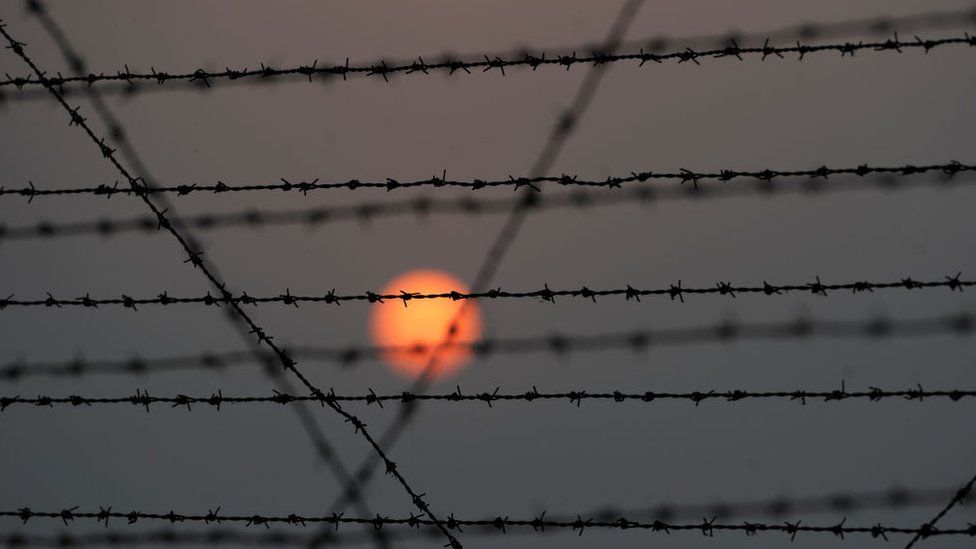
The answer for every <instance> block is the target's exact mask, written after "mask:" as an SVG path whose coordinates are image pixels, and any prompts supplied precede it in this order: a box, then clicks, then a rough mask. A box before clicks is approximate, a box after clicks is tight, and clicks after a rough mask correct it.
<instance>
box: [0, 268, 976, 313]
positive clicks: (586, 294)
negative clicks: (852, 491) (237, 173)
mask: <svg viewBox="0 0 976 549" xmlns="http://www.w3.org/2000/svg"><path fill="white" fill-rule="evenodd" d="M961 276H962V273H956V274H955V275H954V276H949V275H946V276H944V277H943V280H927V281H919V280H915V279H912V278H902V279H900V280H897V281H890V282H870V281H866V280H861V281H855V282H841V283H836V284H826V283H823V282H821V280H820V277H819V276H818V277H816V280H815V281H814V282H808V283H793V284H770V283H768V282H765V281H763V283H762V285H761V286H760V285H752V286H741V285H734V284H732V283H731V282H717V283H715V285H714V286H701V287H697V288H696V287H692V288H689V287H684V286H682V285H681V284H682V283H681V281H680V280H679V281H678V283H677V284H671V285H670V286H669V287H668V288H651V289H639V288H634V287H632V286H630V285H629V284H628V285H627V287H626V288H613V289H606V290H600V289H597V290H591V289H589V288H587V287H586V286H583V287H582V288H580V289H577V290H553V289H550V288H549V285H548V284H546V285H545V286H544V287H543V288H542V289H539V290H530V291H522V292H511V291H505V290H502V289H501V288H497V289H493V290H488V291H484V292H458V291H450V292H439V293H424V292H408V291H404V290H401V291H400V293H399V294H377V293H374V292H371V291H367V292H365V293H360V294H337V293H335V290H334V289H333V290H330V291H329V292H328V293H326V294H319V295H294V294H292V293H291V291H290V290H285V293H282V294H279V295H274V296H257V297H255V296H250V295H248V294H246V293H242V294H239V295H234V294H231V293H230V292H229V291H226V290H224V289H223V288H220V289H221V295H220V296H213V295H211V294H210V293H209V292H207V294H206V295H204V296H190V297H174V296H171V295H169V293H167V292H163V293H161V294H159V295H158V296H157V297H144V298H134V297H130V296H127V295H122V296H121V297H117V298H92V297H90V295H88V294H86V295H85V296H83V297H78V298H68V299H58V298H56V297H54V296H53V295H51V293H50V292H48V294H47V297H46V298H44V299H17V298H16V297H14V296H13V295H9V296H8V297H6V298H4V299H0V310H2V309H6V308H7V307H47V308H51V307H54V308H63V307H85V308H98V307H100V306H105V305H112V306H122V307H125V308H128V309H133V310H135V309H137V308H138V307H139V306H142V305H159V306H174V305H206V306H216V305H223V304H230V305H233V306H234V307H238V308H239V307H240V306H242V305H253V306H258V305H262V304H268V303H277V304H282V305H291V306H295V307H297V306H298V305H299V304H302V303H326V304H332V305H340V304H341V303H343V302H350V301H365V302H369V303H383V302H385V301H402V302H403V304H404V306H408V303H409V302H410V301H413V300H422V299H424V300H426V299H450V300H452V301H463V300H476V299H478V300H481V299H534V300H540V301H546V302H549V303H555V302H556V298H564V297H568V298H573V299H589V300H592V301H593V302H594V303H596V298H598V297H607V296H624V298H625V299H626V300H627V301H630V300H631V299H633V300H635V301H640V298H641V297H647V296H667V297H670V298H671V300H672V301H673V300H675V299H677V300H678V301H680V302H682V303H684V296H686V295H704V294H718V295H722V296H728V297H732V298H735V297H736V294H762V295H765V296H778V295H785V294H790V293H812V294H814V295H820V296H824V297H826V296H827V295H828V293H829V292H836V291H841V290H850V291H851V293H855V294H857V293H863V292H874V291H875V290H894V289H899V290H909V291H914V290H924V289H935V288H948V289H949V290H951V291H959V292H961V291H963V289H964V288H968V287H970V286H973V285H976V280H968V279H967V280H963V279H962V278H961Z"/></svg>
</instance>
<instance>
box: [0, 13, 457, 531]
mask: <svg viewBox="0 0 976 549" xmlns="http://www.w3.org/2000/svg"><path fill="white" fill-rule="evenodd" d="M0 34H2V35H3V36H4V38H6V40H7V42H8V44H9V46H8V49H10V50H12V51H13V52H14V53H15V54H16V55H17V56H18V57H20V58H21V59H22V60H23V61H24V62H25V63H26V64H27V65H28V66H29V67H30V68H31V70H32V71H33V72H34V73H35V74H36V75H37V77H38V79H39V81H40V82H42V83H43V85H44V86H45V87H46V88H47V89H48V91H50V92H51V94H52V95H53V96H54V97H55V98H56V99H57V100H58V102H59V103H60V104H61V106H62V107H64V109H65V110H66V111H67V112H68V114H69V115H70V125H77V126H79V127H80V128H81V129H83V130H84V131H85V133H87V134H88V136H89V138H90V139H91V140H92V142H93V143H95V144H96V145H97V146H98V147H99V149H100V150H101V153H102V155H103V156H104V157H105V158H106V160H108V161H109V162H110V163H111V164H112V165H113V166H115V168H116V170H118V172H119V173H120V174H121V175H122V176H123V177H124V178H125V179H126V180H127V181H128V182H129V185H130V187H132V188H133V190H135V189H137V188H143V187H145V184H144V183H139V182H138V181H137V180H136V178H134V177H133V176H132V175H130V174H129V172H128V171H127V170H126V169H125V168H124V167H123V166H122V164H120V163H119V161H118V160H117V159H116V157H115V151H114V150H112V149H111V148H110V147H109V146H108V145H106V144H105V141H104V138H103V139H99V138H98V137H97V136H96V135H95V133H94V132H93V131H92V130H91V128H90V127H89V126H88V124H87V123H86V121H85V118H84V117H82V116H81V114H79V109H77V108H76V109H72V108H71V106H70V105H68V103H67V102H66V101H65V100H64V98H63V97H62V96H61V95H60V93H59V92H58V89H57V86H55V85H53V84H52V83H51V82H50V81H49V80H48V79H47V78H46V77H45V73H44V72H43V71H41V70H40V69H39V68H38V67H37V65H35V64H34V62H33V61H32V60H31V59H30V57H28V56H27V53H26V52H25V50H24V44H23V43H22V42H18V41H16V40H14V39H13V37H11V36H10V34H9V33H7V31H6V26H5V25H4V24H3V22H2V21H0ZM137 196H139V198H140V199H141V200H142V201H143V202H144V203H145V204H146V205H147V206H148V207H149V209H150V210H152V212H153V214H155V215H156V216H157V218H158V219H159V224H160V227H161V228H165V229H166V230H167V231H168V232H169V233H170V234H171V235H172V236H173V237H174V238H175V239H176V241H177V242H178V243H179V244H180V246H181V247H182V248H183V250H184V251H185V252H186V253H187V255H188V256H189V257H188V259H187V260H186V262H188V263H190V264H191V265H192V266H193V267H195V268H196V269H198V270H199V271H200V272H201V273H202V274H203V275H204V276H205V277H206V278H207V279H208V281H209V282H210V283H211V285H212V286H213V287H214V288H215V289H216V290H217V291H218V292H219V293H220V295H221V296H222V297H223V298H224V299H227V298H229V297H230V296H231V294H230V292H229V291H228V290H227V289H226V287H225V286H224V283H223V282H222V281H221V280H219V279H218V278H216V276H215V274H214V273H213V271H212V270H211V269H210V268H208V266H207V264H206V263H204V262H203V261H202V260H201V253H202V252H200V251H197V250H194V249H193V248H192V247H191V246H190V244H189V242H188V241H187V239H186V238H185V237H184V236H183V235H182V234H181V233H180V232H179V231H177V230H176V229H174V228H173V226H172V225H171V224H170V223H169V221H168V220H167V218H166V216H165V213H164V212H163V211H162V210H160V209H159V208H158V206H156V204H155V203H154V202H153V201H152V200H151V199H150V198H149V197H148V196H147V195H146V194H139V193H137ZM228 303H229V304H230V305H231V307H232V308H233V309H234V311H236V313H237V314H238V316H239V317H240V318H241V319H242V320H243V321H244V322H246V323H247V324H248V326H249V327H250V329H251V331H252V332H253V333H254V334H255V335H256V336H257V338H258V340H259V341H260V342H261V343H264V344H265V345H267V346H268V347H270V349H271V350H272V352H274V354H275V355H276V356H277V357H278V359H279V361H280V362H281V364H282V366H283V367H284V368H285V369H286V370H288V371H290V372H292V373H293V374H294V375H295V376H296V377H297V378H298V379H299V381H301V382H302V384H303V385H304V386H305V387H306V388H307V389H308V390H309V391H311V393H312V394H313V395H315V396H317V397H320V399H323V398H324V397H325V394H324V393H323V392H322V391H321V390H320V389H318V388H317V387H316V386H315V385H313V384H312V383H311V382H310V381H309V380H308V378H306V377H305V375H304V374H302V372H301V371H299V370H298V368H297V366H296V364H295V362H294V361H293V360H292V359H291V358H289V357H288V356H287V355H286V354H285V353H284V352H283V351H282V350H281V349H280V348H279V347H278V346H277V344H275V343H274V342H273V341H272V338H271V337H269V336H268V335H267V334H266V333H265V332H264V330H263V329H262V328H260V327H259V326H258V325H257V324H255V323H254V321H253V320H252V319H251V317H250V316H249V315H248V314H247V313H246V312H245V311H244V310H243V309H242V308H241V306H240V305H239V304H237V303H234V302H232V301H229V302H228ZM322 402H325V401H324V400H322ZM328 405H329V407H330V408H331V409H332V410H334V411H335V412H336V413H338V414H339V415H340V416H342V417H343V418H344V419H345V421H346V422H348V423H351V424H352V425H353V427H354V429H355V431H356V433H358V434H360V435H361V436H362V437H363V438H364V439H365V440H366V441H367V442H368V443H369V444H370V446H372V448H373V451H374V452H375V453H376V454H377V455H378V456H379V457H380V458H381V459H382V461H383V462H384V463H385V464H386V471H387V473H388V474H390V475H392V476H393V477H394V478H395V479H396V480H397V481H398V482H399V483H400V485H401V486H402V487H403V489H404V491H406V492H407V494H408V495H409V496H410V498H411V501H412V503H413V504H414V506H415V507H417V508H418V509H420V510H421V511H422V513H424V514H425V515H426V516H428V517H430V519H431V520H432V521H434V522H435V523H436V522H437V520H438V519H437V517H436V516H435V515H434V513H433V511H431V509H430V505H429V504H427V503H426V502H425V501H424V500H423V498H422V495H421V494H418V493H417V492H416V491H415V490H414V489H413V488H412V487H411V486H410V484H409V483H408V482H407V480H406V479H405V478H404V476H403V475H402V473H400V471H399V470H398V469H397V467H396V464H395V463H394V462H393V461H391V460H390V459H389V458H388V457H387V456H386V454H385V452H384V451H383V449H382V448H380V446H379V445H378V444H377V443H376V441H375V440H374V439H373V437H372V436H371V435H370V434H369V431H367V430H366V425H365V424H364V423H363V422H362V421H360V420H359V418H357V417H356V416H354V415H352V414H350V413H348V412H346V411H345V410H344V409H343V408H342V407H341V406H340V405H339V404H338V403H337V402H329V403H328ZM439 528H440V529H441V531H442V533H443V534H444V536H445V537H446V538H447V539H448V540H449V542H450V546H451V547H453V548H459V547H461V543H460V542H459V541H458V540H457V538H455V537H454V535H453V534H451V532H449V531H448V530H447V529H446V528H444V527H443V526H439Z"/></svg>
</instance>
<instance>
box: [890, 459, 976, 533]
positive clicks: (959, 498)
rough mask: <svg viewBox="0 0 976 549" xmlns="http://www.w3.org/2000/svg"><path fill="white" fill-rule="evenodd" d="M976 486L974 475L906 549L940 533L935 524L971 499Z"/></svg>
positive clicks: (921, 529) (920, 530) (919, 530)
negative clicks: (970, 496)
mask: <svg viewBox="0 0 976 549" xmlns="http://www.w3.org/2000/svg"><path fill="white" fill-rule="evenodd" d="M974 484H976V475H973V478H971V479H969V482H967V483H966V484H964V485H963V487H962V488H960V489H959V490H957V491H956V493H955V494H954V495H953V496H952V499H950V500H949V503H947V504H946V506H945V507H943V508H942V510H941V511H939V512H938V513H937V514H936V515H935V516H934V517H932V520H930V521H928V522H926V523H925V524H923V525H922V526H921V527H920V528H919V529H918V532H916V533H915V536H914V537H912V539H911V541H909V542H908V545H906V546H905V549H910V548H911V547H914V546H915V544H916V543H918V542H919V541H920V540H923V539H925V538H928V537H930V536H931V535H932V534H933V533H935V532H938V530H937V529H936V528H935V524H936V523H937V522H939V521H940V520H942V517H944V516H945V515H946V513H948V512H949V511H950V510H952V508H953V507H955V506H956V505H958V504H960V503H962V502H964V501H965V500H966V498H968V497H969V494H970V493H971V492H972V490H973V485H974Z"/></svg>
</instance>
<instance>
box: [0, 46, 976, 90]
mask: <svg viewBox="0 0 976 549" xmlns="http://www.w3.org/2000/svg"><path fill="white" fill-rule="evenodd" d="M953 45H963V46H976V37H974V36H970V35H969V34H963V35H961V36H954V37H947V38H939V39H922V38H919V37H918V36H916V37H915V38H914V40H907V41H906V40H902V39H901V38H899V37H898V34H897V33H895V35H894V36H893V37H891V38H889V39H887V40H885V41H873V42H857V43H852V42H845V43H833V44H812V43H801V42H800V41H797V42H796V45H793V46H779V47H778V46H774V45H771V44H770V42H769V40H767V41H766V42H765V43H764V44H763V45H762V46H759V47H742V46H740V45H739V44H738V43H737V42H736V41H735V40H733V41H732V43H731V44H729V45H727V46H724V47H718V48H714V49H705V50H696V49H693V48H690V47H686V48H683V49H681V50H677V51H669V52H651V51H645V50H644V49H640V50H638V51H633V50H632V51H629V52H628V53H605V52H594V53H589V54H586V55H580V56H578V55H576V54H575V53H573V54H566V55H560V56H557V57H546V56H545V54H542V55H534V54H531V53H526V54H522V55H517V56H511V57H507V58H502V57H494V58H491V57H488V56H487V55H484V58H483V59H482V60H478V61H473V60H472V61H461V60H446V61H437V62H433V63H428V62H425V61H424V60H423V59H422V58H419V57H418V58H417V60H416V61H413V62H408V63H403V64H394V65H389V64H387V63H386V61H379V62H378V63H373V64H369V65H350V64H348V59H347V60H346V63H345V64H341V65H332V66H321V67H320V66H319V65H318V60H316V61H315V62H313V63H310V64H308V65H300V66H294V67H287V68H274V67H270V66H266V65H264V64H263V63H262V64H261V68H260V69H249V68H247V67H244V68H241V69H237V70H234V69H230V68H227V69H225V70H222V71H219V70H218V71H210V70H207V69H205V68H197V69H191V70H189V71H183V72H166V71H157V70H156V69H155V68H150V70H149V72H138V71H132V70H129V69H128V68H127V67H126V68H123V69H118V70H116V71H115V72H114V73H99V74H95V73H92V74H89V75H86V76H61V75H58V76H54V77H43V78H42V77H39V76H10V75H5V77H6V80H0V88H3V87H16V88H18V89H21V88H25V87H27V88H29V87H32V86H40V85H46V84H50V85H53V86H64V85H65V84H84V85H88V86H97V85H99V84H100V83H102V82H124V83H130V82H133V83H134V82H137V81H143V82H155V83H156V84H159V85H162V84H165V83H167V82H172V81H185V82H191V83H195V82H198V83H201V84H203V85H205V86H209V85H210V83H211V81H213V80H221V79H226V80H241V79H249V78H251V79H267V78H277V77H281V76H298V77H305V78H307V79H308V81H309V82H311V81H312V77H313V76H333V77H334V76H341V77H342V78H343V79H344V80H345V79H346V77H347V76H352V75H357V74H359V75H365V76H374V77H379V78H382V79H383V80H386V81H389V77H390V76H393V75H418V74H423V75H429V74H431V73H442V74H448V75H454V74H460V73H465V74H470V73H471V71H472V70H478V71H482V72H488V71H492V70H496V71H498V72H499V73H500V74H501V75H505V74H506V73H505V70H506V69H511V68H515V67H523V68H531V69H532V70H533V71H534V70H536V69H538V68H540V67H560V68H565V69H569V68H570V67H572V66H574V65H580V64H582V65H600V64H605V63H615V62H622V61H636V62H639V66H641V67H643V66H644V65H645V64H647V63H649V62H654V63H663V62H665V61H674V62H677V63H686V62H690V63H694V64H696V65H700V64H701V63H700V61H701V60H704V59H720V58H729V57H734V58H736V59H739V60H743V59H744V57H755V58H758V59H759V60H761V61H765V60H766V59H768V58H770V57H777V58H785V55H796V59H797V60H801V61H802V60H803V59H804V58H805V57H806V56H808V55H815V54H821V53H839V54H840V56H841V57H842V58H843V57H854V56H855V55H856V54H857V53H859V52H862V51H875V52H881V51H888V52H895V53H903V52H904V51H905V50H922V51H924V52H926V53H927V52H929V51H931V50H933V49H936V48H940V47H943V46H953Z"/></svg>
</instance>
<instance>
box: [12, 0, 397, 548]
mask: <svg viewBox="0 0 976 549" xmlns="http://www.w3.org/2000/svg"><path fill="white" fill-rule="evenodd" d="M25 6H26V8H27V13H28V14H29V15H31V16H32V17H34V18H35V19H37V20H38V22H39V23H40V25H41V27H42V28H43V29H44V30H45V32H47V34H48V36H49V37H50V38H51V40H52V41H53V42H54V43H55V44H56V46H57V47H58V49H59V50H60V52H61V55H62V57H64V59H65V61H66V62H67V63H68V66H69V67H70V68H71V70H72V72H73V73H74V74H76V75H77V74H85V72H86V69H85V61H84V59H83V58H82V56H81V54H80V53H79V52H78V51H77V50H76V49H75V48H74V46H73V45H72V44H71V42H70V40H69V39H68V36H67V34H66V33H65V32H64V30H63V29H62V28H61V26H60V25H59V24H58V22H57V21H56V20H55V19H54V17H53V16H52V15H51V13H50V11H49V10H48V9H47V6H46V5H45V4H44V2H43V1H42V0H25ZM45 93H47V91H46V90H45ZM84 94H85V96H86V97H87V98H88V99H89V101H90V102H91V105H92V107H93V109H94V111H95V113H96V114H97V115H98V117H99V118H100V119H101V121H102V122H103V123H104V125H105V127H106V128H107V129H108V132H109V138H110V139H111V140H112V141H113V142H114V143H115V144H116V146H118V148H119V152H120V154H121V156H122V157H123V158H124V159H126V160H127V161H128V163H129V165H130V166H132V167H133V169H134V170H135V171H136V172H138V173H139V174H141V175H142V177H143V181H144V182H145V187H146V188H155V187H156V186H157V184H156V182H155V180H154V178H153V177H152V175H151V174H150V171H149V168H148V166H147V165H146V164H145V163H144V162H143V161H142V157H141V155H140V154H139V153H138V152H137V150H136V147H135V145H134V144H133V143H132V141H131V140H130V139H129V137H128V132H126V131H125V128H124V126H123V124H122V121H121V120H120V119H119V118H118V117H116V116H115V114H114V113H113V112H112V110H111V109H110V108H109V106H108V105H107V104H106V102H105V101H104V100H103V99H102V96H101V94H100V93H99V91H98V90H96V89H95V88H93V87H86V88H85V89H84ZM155 199H156V201H157V202H158V203H159V205H160V206H161V208H162V209H163V210H165V211H167V213H168V214H169V219H173V218H175V217H178V216H177V215H176V210H175V208H174V206H173V205H172V203H171V202H170V201H169V200H168V199H167V197H166V196H164V195H161V196H157V197H155ZM180 232H181V233H182V234H183V235H184V236H185V237H186V238H187V240H188V241H189V242H191V243H193V242H196V239H195V237H194V234H193V233H192V232H191V231H190V230H189V229H188V228H187V227H185V226H181V227H180ZM193 247H197V245H196V244H194V246H193ZM203 261H204V262H205V264H206V266H207V267H208V269H209V270H210V272H211V273H213V275H214V277H215V278H216V279H218V280H220V281H221V282H222V283H223V280H224V279H223V277H222V276H221V275H220V272H219V269H217V266H216V265H215V264H214V262H212V261H210V260H208V259H203ZM226 318H227V319H228V320H229V321H230V322H231V324H232V326H233V328H234V331H235V332H236V333H237V334H238V336H239V337H240V338H241V339H242V340H243V341H244V342H245V344H246V345H248V347H249V348H250V353H251V355H252V357H253V358H257V359H260V360H262V361H263V363H264V366H265V367H264V368H263V371H264V372H265V374H266V375H267V376H268V377H269V378H270V379H271V380H272V382H274V384H275V385H276V386H277V388H278V390H279V391H281V392H286V393H291V392H295V390H294V388H293V386H292V384H291V383H290V382H289V381H288V380H287V379H286V378H285V377H284V375H283V372H281V371H279V370H278V369H277V368H275V366H274V357H273V356H270V355H268V356H264V355H263V354H262V349H261V346H260V343H259V342H255V341H254V340H253V339H252V337H251V333H250V330H249V328H248V327H247V325H246V324H245V323H244V322H242V321H241V320H240V319H239V318H238V317H237V316H234V315H227V317H226ZM291 409H292V410H293V411H294V412H295V415H296V417H297V418H298V420H299V423H300V425H301V426H302V429H303V430H304V431H305V433H306V435H307V436H308V438H309V440H310V442H311V443H312V447H313V448H314V449H315V452H316V454H317V455H318V456H319V458H320V459H321V460H322V461H323V463H325V464H326V466H327V467H328V468H329V470H330V471H331V472H332V474H333V475H334V476H335V477H336V478H337V479H338V480H339V482H341V483H343V484H347V485H350V486H353V487H355V479H353V478H352V476H351V475H350V473H349V471H348V469H347V468H346V466H345V464H343V463H342V461H341V460H340V459H339V456H338V454H337V452H336V451H335V448H334V447H333V445H332V443H331V442H330V441H329V439H328V437H326V435H325V433H324V431H323V430H322V428H321V427H320V426H319V424H318V422H317V421H316V420H315V419H314V417H312V414H311V412H310V411H309V410H308V408H307V406H305V405H298V406H294V407H292V408H291ZM351 503H352V504H353V506H354V508H355V509H356V511H357V512H359V513H361V514H365V515H372V514H373V513H372V511H371V510H370V507H369V505H367V504H366V502H365V501H364V500H363V498H362V497H361V495H360V494H359V493H353V494H351ZM374 538H375V541H376V545H377V547H378V549H383V548H385V547H387V544H386V543H385V540H384V539H383V536H382V535H381V534H379V533H377V532H374Z"/></svg>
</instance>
